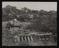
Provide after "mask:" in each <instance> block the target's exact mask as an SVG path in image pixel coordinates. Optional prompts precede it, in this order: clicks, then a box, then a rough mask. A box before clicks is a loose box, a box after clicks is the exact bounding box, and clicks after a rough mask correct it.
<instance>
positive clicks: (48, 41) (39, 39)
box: [2, 22, 57, 46]
mask: <svg viewBox="0 0 59 48" xmlns="http://www.w3.org/2000/svg"><path fill="white" fill-rule="evenodd" d="M6 24H7V22H2V45H3V46H55V45H57V43H56V42H55V41H54V38H53V36H46V37H44V36H43V34H44V33H43V34H41V33H37V32H35V31H30V30H25V29H23V28H18V27H14V28H10V29H7V28H6V26H7V25H6Z"/></svg>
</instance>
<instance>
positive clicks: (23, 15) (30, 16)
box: [2, 5, 57, 38]
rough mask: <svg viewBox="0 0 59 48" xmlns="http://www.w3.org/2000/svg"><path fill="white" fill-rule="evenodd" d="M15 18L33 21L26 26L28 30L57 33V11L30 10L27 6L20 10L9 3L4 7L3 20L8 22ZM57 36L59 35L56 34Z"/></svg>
mask: <svg viewBox="0 0 59 48" xmlns="http://www.w3.org/2000/svg"><path fill="white" fill-rule="evenodd" d="M13 19H17V21H19V22H20V23H22V22H25V23H27V22H29V23H31V24H30V25H27V26H26V27H25V29H26V30H31V31H35V32H45V33H47V32H51V33H52V34H53V35H56V34H57V12H56V11H44V10H40V11H38V10H30V9H28V8H26V7H24V8H22V9H21V10H19V9H17V8H16V7H12V6H9V5H8V6H6V7H5V8H2V22H8V21H11V20H13ZM23 25H24V24H23ZM4 32H5V31H4ZM55 38H57V37H56V36H55Z"/></svg>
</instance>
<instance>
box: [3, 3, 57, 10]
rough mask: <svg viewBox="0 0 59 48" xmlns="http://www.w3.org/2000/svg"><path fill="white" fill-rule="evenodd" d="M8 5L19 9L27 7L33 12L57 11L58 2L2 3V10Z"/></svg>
mask: <svg viewBox="0 0 59 48" xmlns="http://www.w3.org/2000/svg"><path fill="white" fill-rule="evenodd" d="M7 5H11V6H14V7H16V8H17V9H21V8H23V7H27V8H29V9H32V10H46V11H49V10H55V11H57V2H2V8H4V7H6V6H7Z"/></svg>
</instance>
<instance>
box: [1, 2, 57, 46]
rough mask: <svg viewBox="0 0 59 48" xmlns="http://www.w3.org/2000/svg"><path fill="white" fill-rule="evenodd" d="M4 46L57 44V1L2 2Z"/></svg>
mask: <svg viewBox="0 0 59 48" xmlns="http://www.w3.org/2000/svg"><path fill="white" fill-rule="evenodd" d="M2 46H57V2H2Z"/></svg>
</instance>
